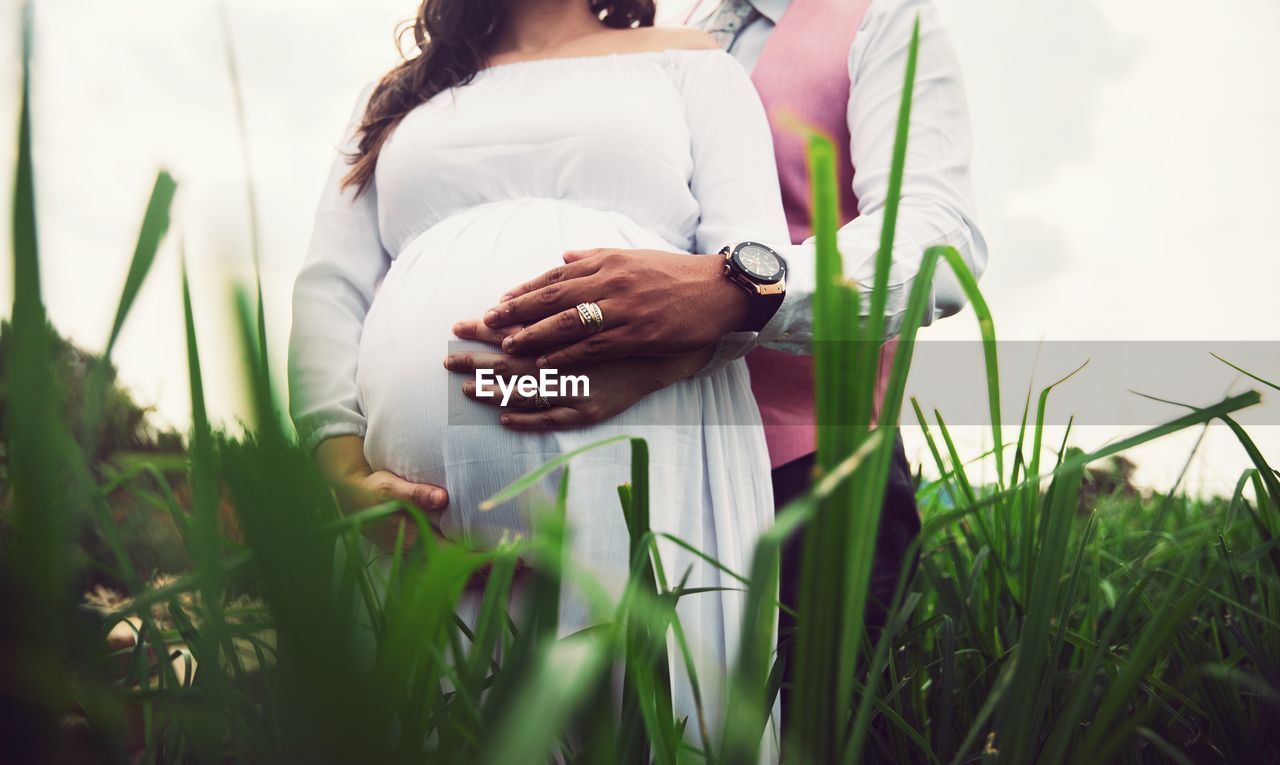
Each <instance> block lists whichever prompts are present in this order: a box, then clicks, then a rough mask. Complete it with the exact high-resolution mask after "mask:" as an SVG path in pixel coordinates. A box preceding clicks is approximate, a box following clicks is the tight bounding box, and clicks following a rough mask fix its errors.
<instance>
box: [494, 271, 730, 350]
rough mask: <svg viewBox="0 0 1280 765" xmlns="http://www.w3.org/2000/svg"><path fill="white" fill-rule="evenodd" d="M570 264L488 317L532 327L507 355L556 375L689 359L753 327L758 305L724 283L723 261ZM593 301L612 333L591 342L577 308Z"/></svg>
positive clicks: (527, 286)
mask: <svg viewBox="0 0 1280 765" xmlns="http://www.w3.org/2000/svg"><path fill="white" fill-rule="evenodd" d="M564 261H565V265H563V266H557V267H556V268H553V269H551V270H550V271H548V272H546V273H545V274H543V275H542V276H539V277H538V278H536V279H533V280H532V281H529V282H525V283H524V284H521V285H520V286H518V287H516V288H515V289H513V290H511V291H510V292H508V293H507V294H505V295H503V296H502V300H501V302H500V303H499V304H498V305H497V306H495V307H493V308H491V309H490V310H489V311H487V312H486V313H485V315H484V320H483V321H484V324H485V326H486V327H488V328H490V329H495V330H497V329H503V328H507V327H511V326H512V325H521V324H523V325H526V326H524V328H523V329H520V330H518V331H516V332H515V333H514V334H511V335H510V336H509V337H507V338H505V339H504V340H503V341H502V350H503V351H504V352H506V353H507V354H510V355H513V356H538V358H537V364H538V366H539V367H547V368H554V369H574V368H578V367H582V366H587V365H591V364H597V363H599V362H602V361H606V360H609V359H617V358H622V357H628V356H672V355H682V354H686V353H690V352H691V351H695V350H698V349H700V348H703V347H705V346H710V345H712V344H714V343H715V342H717V341H719V340H720V338H722V337H724V336H725V335H727V334H729V333H730V332H734V331H736V330H738V329H739V328H741V327H742V325H743V324H744V323H745V322H746V317H747V309H748V307H749V302H750V298H749V297H748V295H747V294H746V292H744V291H743V290H742V289H740V288H739V287H737V286H735V285H734V284H733V283H732V282H730V281H729V280H728V279H726V278H725V277H724V259H723V258H722V257H721V256H719V255H686V254H682V253H676V252H662V251H659V250H613V249H602V250H584V251H578V252H567V253H565V255H564ZM587 302H594V303H597V304H598V305H599V306H600V310H601V312H602V313H603V314H604V327H605V328H604V331H602V332H600V333H598V334H595V335H591V336H588V335H587V333H586V329H585V328H584V327H583V326H582V321H581V320H580V319H579V317H578V311H577V309H576V306H577V305H578V304H579V303H587ZM539 354H541V355H539Z"/></svg>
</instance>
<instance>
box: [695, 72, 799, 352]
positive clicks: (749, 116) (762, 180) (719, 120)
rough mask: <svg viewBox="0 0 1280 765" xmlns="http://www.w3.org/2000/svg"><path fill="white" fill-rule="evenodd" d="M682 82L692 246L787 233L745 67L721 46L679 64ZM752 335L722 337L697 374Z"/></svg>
mask: <svg viewBox="0 0 1280 765" xmlns="http://www.w3.org/2000/svg"><path fill="white" fill-rule="evenodd" d="M682 90H683V96H684V101H685V111H686V119H687V121H688V126H689V134H690V151H691V152H692V156H693V174H692V177H691V179H690V182H689V187H690V190H691V191H692V192H693V196H694V198H695V199H697V200H698V206H699V210H700V218H699V221H698V227H697V231H696V234H695V236H694V252H698V253H715V252H719V251H720V250H721V249H722V248H723V247H724V246H725V245H726V244H729V243H731V242H738V241H742V240H744V239H750V240H755V241H761V242H786V241H789V238H790V237H789V235H788V233H787V218H786V214H785V213H784V212H783V209H782V191H781V190H780V187H779V185H778V168H777V164H776V162H775V161H774V156H773V135H772V133H771V132H770V130H769V121H768V118H767V117H766V116H765V112H764V106H763V105H762V104H761V103H760V96H759V95H758V94H757V93H756V90H755V86H754V85H752V84H751V79H750V77H748V76H747V72H746V70H745V69H743V67H742V65H741V64H740V63H738V61H737V60H736V59H734V58H733V57H732V56H730V55H729V54H727V53H723V52H719V53H708V54H706V55H699V56H696V57H694V58H693V60H692V61H691V62H690V63H689V66H688V67H687V68H686V69H685V70H684V82H683V84H682ZM755 337H756V333H754V332H738V333H733V334H731V335H729V336H727V337H725V338H724V339H723V340H722V341H721V342H719V343H717V344H716V347H715V352H714V354H713V356H712V359H711V362H710V363H709V364H708V365H707V366H706V367H704V368H703V370H702V371H701V372H700V374H708V373H710V372H714V371H716V370H718V369H719V368H721V367H722V366H724V364H725V363H727V362H728V361H730V360H732V359H734V358H738V357H740V356H743V355H745V354H746V352H747V351H749V350H750V349H751V348H752V347H754V345H755Z"/></svg>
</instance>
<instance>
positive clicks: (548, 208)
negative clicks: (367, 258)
mask: <svg viewBox="0 0 1280 765" xmlns="http://www.w3.org/2000/svg"><path fill="white" fill-rule="evenodd" d="M590 247H639V248H658V249H668V250H670V249H673V246H672V245H671V244H669V243H667V242H664V241H663V240H662V239H661V238H660V237H658V236H657V235H656V234H653V233H651V232H649V231H647V230H645V229H643V228H642V227H640V226H638V225H637V224H635V223H634V222H632V221H631V220H630V219H628V218H626V217H625V216H622V215H619V214H616V213H609V212H602V211H596V210H591V209H587V208H584V207H580V206H577V205H572V204H568V203H565V202H557V201H553V200H522V201H518V202H506V203H496V204H492V205H486V206H483V207H479V208H475V209H473V210H469V211H467V212H465V213H462V214H459V215H455V216H453V217H451V218H449V219H446V220H445V221H443V222H441V223H439V224H437V225H436V226H434V227H433V228H431V229H430V230H428V231H427V232H426V233H424V234H422V235H420V236H419V237H417V238H416V239H414V240H413V241H412V242H411V243H410V244H409V246H407V247H406V248H405V249H404V251H403V252H402V253H401V254H400V255H399V256H398V257H397V258H396V260H395V261H394V262H393V264H392V267H391V270H390V271H389V272H388V274H387V277H386V279H385V280H384V281H383V284H382V285H381V287H380V288H379V290H378V293H377V296H376V297H375V299H374V302H373V306H372V307H371V309H370V312H369V315H368V318H367V319H366V321H365V326H364V331H363V334H362V337H361V343H360V356H359V362H358V372H357V382H358V387H359V390H360V397H361V405H362V407H363V409H364V412H365V414H366V416H367V420H368V432H367V433H366V435H365V455H366V457H367V458H368V460H369V463H370V464H371V465H372V466H373V467H374V468H375V469H384V470H390V471H392V472H394V473H396V474H397V475H401V476H403V477H405V478H407V479H409V480H411V481H416V482H425V483H432V484H436V485H442V486H444V487H445V488H446V489H448V491H449V495H450V511H449V512H448V513H447V514H445V516H444V520H443V523H442V528H443V530H444V531H445V532H446V533H447V534H450V535H455V536H457V535H466V536H469V537H472V538H474V539H475V540H476V541H477V542H480V543H492V542H494V541H496V540H498V539H500V538H501V537H502V536H504V535H507V534H511V533H525V532H527V531H528V530H529V526H530V512H531V509H532V508H534V507H535V506H537V505H538V504H539V503H540V502H545V501H547V500H548V499H549V497H550V496H551V495H552V494H553V492H554V487H553V486H551V485H543V486H539V487H536V488H535V490H534V491H532V492H530V493H528V494H527V495H525V496H524V497H523V498H522V499H521V500H519V501H517V502H513V503H509V504H507V505H504V506H502V507H500V508H498V509H496V510H494V511H491V512H486V513H481V512H478V511H477V510H476V507H477V506H478V505H479V503H480V502H481V501H482V500H484V499H486V498H487V497H489V496H491V495H492V494H493V493H495V492H497V491H498V490H500V489H501V488H503V487H504V486H506V485H508V484H510V483H511V482H512V481H514V480H516V479H517V478H519V477H520V476H521V475H524V474H525V473H527V472H528V471H530V470H532V469H534V468H536V467H537V466H539V465H541V464H543V463H544V462H546V461H547V460H548V459H551V458H552V457H554V456H556V455H557V454H560V453H561V452H562V451H563V450H565V449H566V448H572V447H573V446H575V445H577V444H579V443H585V442H586V441H590V440H595V439H597V438H600V437H601V436H602V435H604V434H603V433H600V432H596V433H583V432H576V433H566V434H527V433H512V432H509V431H506V430H504V429H503V428H502V427H500V426H499V425H498V415H499V414H500V410H499V409H498V408H496V407H493V406H490V405H488V404H480V403H477V402H474V401H471V400H470V399H467V398H466V397H465V396H463V395H462V392H461V387H462V382H463V380H464V377H463V376H462V375H459V374H455V373H451V372H448V371H447V370H445V369H444V367H443V364H442V362H443V359H444V357H445V355H446V354H447V353H449V352H450V351H456V350H461V349H472V350H490V351H492V350H493V349H492V348H491V347H487V346H482V345H480V344H476V343H464V342H462V341H458V340H457V339H456V338H454V336H453V333H452V327H453V325H454V324H455V323H456V322H458V321H460V320H463V319H478V318H479V317H480V316H481V315H482V313H483V312H484V310H485V309H487V308H490V307H492V306H493V304H494V303H495V302H497V299H498V296H499V295H501V294H502V292H503V291H504V290H506V289H508V288H510V287H512V286H515V285H516V284H519V283H521V282H523V281H525V280H528V279H531V278H533V277H535V276H537V275H538V274H540V273H542V272H544V271H546V270H547V269H549V268H552V267H554V266H556V265H559V264H560V263H562V260H561V256H562V254H563V253H564V251H565V250H572V249H586V248H590ZM626 464H627V456H626V452H625V447H624V446H622V445H619V448H618V449H611V450H606V451H605V452H602V453H600V454H597V455H593V456H592V457H591V458H589V459H587V460H586V461H585V464H584V465H582V468H584V469H585V472H586V473H593V474H595V475H593V476H592V478H593V479H595V480H600V481H610V482H611V483H610V484H605V485H616V484H617V483H621V482H622V481H625V480H626ZM580 472H583V471H582V470H580V466H579V462H578V461H575V463H574V474H575V477H574V482H575V484H576V483H577V482H578V480H579V479H580V478H581V479H584V480H586V479H587V477H586V475H585V473H584V474H583V475H581V476H580V475H579V473H580ZM549 480H553V479H549Z"/></svg>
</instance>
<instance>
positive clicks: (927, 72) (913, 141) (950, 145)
mask: <svg viewBox="0 0 1280 765" xmlns="http://www.w3.org/2000/svg"><path fill="white" fill-rule="evenodd" d="M917 18H919V20H920V49H919V57H918V60H917V68H916V82H915V89H914V93H913V98H912V106H911V127H910V133H909V135H908V143H907V157H906V165H905V169H904V175H903V181H902V197H901V201H900V203H899V207H898V222H897V228H896V233H895V238H894V243H893V256H892V267H891V269H890V272H889V294H888V302H887V304H886V309H885V312H886V316H885V319H886V322H885V327H886V332H887V335H888V336H890V337H892V336H893V335H896V334H897V332H898V329H899V327H900V326H901V321H902V315H903V313H904V312H905V311H906V307H907V300H908V298H909V296H910V294H911V288H912V285H913V283H914V281H915V278H916V275H917V273H918V272H919V270H920V263H921V259H922V258H923V256H924V251H925V250H926V249H927V248H929V247H931V246H934V245H941V244H949V245H951V246H953V247H955V248H956V250H957V251H958V252H959V253H960V256H961V257H962V258H963V259H964V261H965V262H966V263H967V264H968V266H969V268H970V269H971V270H972V271H973V273H974V275H975V276H981V275H982V272H983V271H984V270H985V268H986V264H987V246H986V242H985V240H984V239H983V237H982V234H981V232H980V231H979V230H978V226H977V223H976V222H975V214H974V207H975V205H974V200H973V191H972V188H971V183H970V171H969V164H970V153H971V137H970V126H969V111H968V106H967V103H966V99H965V93H964V83H963V80H962V79H961V73H960V63H959V60H958V59H957V57H956V54H955V51H954V49H953V48H952V46H951V42H950V39H949V37H948V35H947V33H946V30H945V29H944V28H943V26H942V22H941V19H940V18H939V16H938V12H937V9H936V8H935V7H934V5H933V3H932V2H929V0H873V2H872V3H871V5H870V7H869V8H868V9H867V13H866V14H865V15H864V16H863V20H862V25H861V27H860V28H859V30H858V33H857V35H856V36H855V37H854V43H853V46H852V48H851V50H850V53H849V73H850V80H851V82H852V90H851V91H850V97H849V107H848V118H847V119H848V123H849V133H850V156H851V157H852V160H853V165H854V168H855V171H854V177H853V192H854V194H855V196H856V197H857V200H858V213H859V214H858V217H857V218H855V219H854V220H853V221H851V222H850V223H848V224H846V225H845V226H844V227H843V228H842V229H841V230H840V231H839V235H838V241H839V247H840V252H841V254H842V255H843V258H844V269H845V274H846V275H847V276H848V277H849V278H850V279H853V280H855V281H857V283H858V284H859V285H860V286H861V287H862V288H863V289H864V290H866V291H867V292H868V293H869V292H870V290H871V288H872V286H873V285H874V279H875V265H876V253H877V252H878V251H879V249H880V230H881V227H882V226H883V224H884V206H885V202H886V197H887V196H888V190H889V170H890V166H891V163H892V157H893V144H894V139H895V134H896V129H897V122H898V108H899V105H900V102H901V98H902V82H903V77H904V75H905V73H906V68H907V57H908V55H909V52H910V47H911V33H912V27H913V25H914V24H915V21H916V19H917ZM779 241H783V242H785V241H786V240H785V239H781V240H779ZM780 251H782V252H785V253H786V255H787V264H788V266H789V271H788V276H787V294H786V298H785V299H784V300H783V303H782V305H781V306H780V307H779V309H778V311H777V312H776V313H775V314H774V316H773V318H772V319H771V320H770V321H769V322H768V324H766V325H765V327H764V328H763V329H762V330H761V332H760V335H759V337H758V342H759V343H760V345H762V346H764V347H768V348H773V349H775V350H780V351H786V352H789V353H807V352H809V350H810V348H811V342H812V339H813V291H814V281H815V279H814V275H815V253H814V243H813V240H812V239H810V240H808V241H806V242H804V243H802V244H799V245H795V246H793V247H790V248H788V249H787V250H781V249H780ZM867 303H868V301H863V308H864V310H865V309H866V308H868V307H869V306H868V305H867ZM964 304H965V296H964V292H963V291H962V290H961V289H960V285H959V282H958V281H957V280H956V279H955V277H954V275H953V274H952V273H951V270H950V269H949V268H947V267H945V266H943V267H940V268H938V269H937V272H936V274H935V276H934V284H933V288H932V295H931V300H930V302H929V308H928V310H926V312H925V316H924V323H925V324H929V323H931V322H932V321H933V320H934V319H935V318H939V317H943V316H949V315H951V314H953V313H956V312H957V311H959V310H960V309H961V308H963V307H964Z"/></svg>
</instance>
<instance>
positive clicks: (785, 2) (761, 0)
mask: <svg viewBox="0 0 1280 765" xmlns="http://www.w3.org/2000/svg"><path fill="white" fill-rule="evenodd" d="M747 1H748V2H749V3H751V5H752V7H754V8H755V9H756V10H757V11H760V15H761V16H764V17H765V18H766V19H768V20H770V21H772V22H773V23H774V24H777V23H778V22H779V21H780V20H781V19H782V14H784V13H786V12H787V6H789V5H791V0H747Z"/></svg>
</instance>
